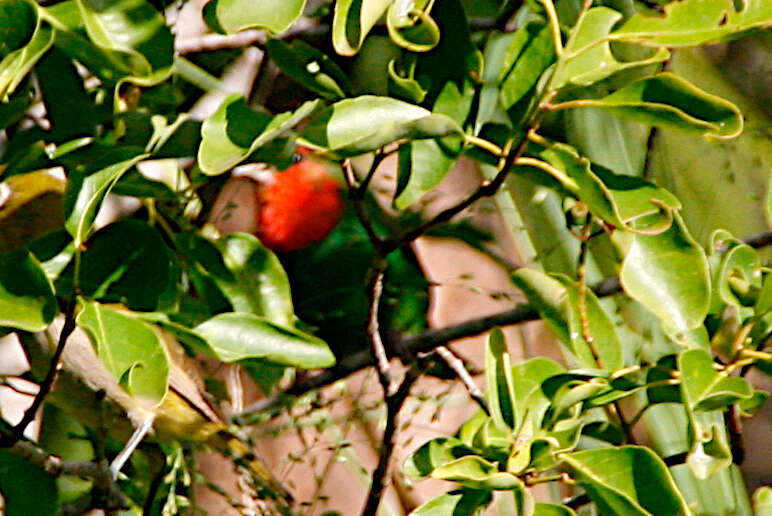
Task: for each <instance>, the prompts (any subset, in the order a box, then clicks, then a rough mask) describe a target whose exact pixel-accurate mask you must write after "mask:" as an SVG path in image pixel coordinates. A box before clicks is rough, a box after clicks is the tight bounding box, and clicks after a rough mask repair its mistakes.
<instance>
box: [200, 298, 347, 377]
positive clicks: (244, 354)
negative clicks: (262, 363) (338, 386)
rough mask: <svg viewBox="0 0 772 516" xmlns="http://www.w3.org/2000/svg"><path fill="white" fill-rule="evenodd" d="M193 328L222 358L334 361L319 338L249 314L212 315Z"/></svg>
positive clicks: (311, 364)
mask: <svg viewBox="0 0 772 516" xmlns="http://www.w3.org/2000/svg"><path fill="white" fill-rule="evenodd" d="M194 331H195V332H196V333H197V334H198V335H199V336H200V337H202V338H203V339H204V340H206V342H207V343H208V344H209V347H210V348H211V349H212V350H213V352H214V353H215V355H216V357H217V358H219V359H220V360H222V361H223V362H235V361H237V360H245V359H249V358H254V357H258V358H266V359H268V360H270V361H271V362H275V363H277V364H283V365H289V366H296V367H302V368H305V369H314V368H322V367H330V366H332V365H334V364H335V357H334V355H333V354H332V352H331V351H330V348H329V347H328V346H327V344H326V343H325V342H324V341H323V340H321V339H318V338H316V337H314V336H313V335H309V334H307V333H303V332H301V331H298V330H294V329H290V328H283V327H281V326H278V325H276V324H273V323H271V322H269V321H267V320H266V319H264V318H261V317H258V316H256V315H252V314H244V313H235V312H231V313H224V314H219V315H215V316H214V317H212V318H211V319H209V320H207V321H204V322H203V323H201V324H199V325H198V326H196V327H195V328H194Z"/></svg>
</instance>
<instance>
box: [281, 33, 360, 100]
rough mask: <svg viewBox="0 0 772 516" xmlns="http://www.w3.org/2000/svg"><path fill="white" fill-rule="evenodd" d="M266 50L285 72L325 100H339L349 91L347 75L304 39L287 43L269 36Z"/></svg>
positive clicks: (349, 85)
mask: <svg viewBox="0 0 772 516" xmlns="http://www.w3.org/2000/svg"><path fill="white" fill-rule="evenodd" d="M266 49H267V50H268V55H270V56H271V59H272V60H273V61H274V62H275V63H276V64H277V65H278V67H279V68H281V70H282V71H283V72H284V73H285V74H287V75H288V76H289V77H290V78H292V79H293V80H295V81H296V82H298V83H299V84H300V85H301V86H303V87H304V88H306V89H308V90H309V91H313V92H314V93H317V94H319V95H321V96H322V97H324V98H326V99H339V98H341V97H345V96H346V95H347V94H348V93H350V92H351V84H350V83H349V80H348V78H347V77H346V74H345V73H343V71H342V70H341V69H340V67H339V66H338V65H337V64H336V63H335V61H333V60H332V59H330V58H329V57H328V56H327V55H326V54H325V53H324V52H320V51H319V50H317V49H316V48H314V47H312V46H311V45H309V44H308V43H306V42H304V41H303V40H300V39H296V40H294V41H293V42H292V43H286V42H284V41H282V40H280V39H271V40H269V41H268V43H267V45H266Z"/></svg>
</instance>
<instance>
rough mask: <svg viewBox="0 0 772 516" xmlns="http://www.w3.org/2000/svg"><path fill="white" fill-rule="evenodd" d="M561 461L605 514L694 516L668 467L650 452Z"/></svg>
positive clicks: (604, 451) (609, 452)
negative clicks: (691, 515)
mask: <svg viewBox="0 0 772 516" xmlns="http://www.w3.org/2000/svg"><path fill="white" fill-rule="evenodd" d="M561 458H562V460H563V461H564V462H565V463H566V464H568V466H569V467H570V468H571V470H572V472H573V476H574V477H575V478H576V480H578V482H579V484H580V485H581V486H582V487H583V488H584V490H585V491H586V492H587V494H588V495H589V496H590V498H591V499H592V501H593V502H595V504H596V505H597V507H598V510H599V511H600V512H601V513H602V514H624V515H640V516H658V515H660V514H669V515H673V516H679V515H680V516H689V515H690V514H691V511H689V509H688V507H687V506H686V502H685V501H684V500H683V498H682V497H681V494H680V493H679V492H678V488H677V487H676V485H675V482H674V481H673V479H672V477H671V476H670V473H669V472H668V470H667V466H665V463H664V462H662V459H660V458H659V457H657V455H656V454H655V453H654V452H653V451H651V450H650V449H648V448H645V447H642V446H622V447H619V448H601V449H596V450H586V451H580V452H575V453H570V454H565V455H563V456H562V457H561Z"/></svg>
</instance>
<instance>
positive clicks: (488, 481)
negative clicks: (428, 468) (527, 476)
mask: <svg viewBox="0 0 772 516" xmlns="http://www.w3.org/2000/svg"><path fill="white" fill-rule="evenodd" d="M431 476H432V478H438V479H440V480H449V481H451V482H458V483H460V484H461V485H463V486H464V487H469V488H472V489H493V490H499V489H525V484H523V481H522V480H520V479H519V478H517V477H516V476H515V475H513V474H511V473H506V472H503V471H499V470H498V468H496V465H495V464H493V463H491V462H488V461H487V460H485V459H483V458H482V457H478V456H477V455H467V456H464V457H461V458H460V459H456V460H454V461H453V462H449V463H447V464H444V465H442V466H440V467H439V468H436V469H435V470H434V471H432V475H431Z"/></svg>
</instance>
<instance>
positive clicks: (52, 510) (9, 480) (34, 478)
mask: <svg viewBox="0 0 772 516" xmlns="http://www.w3.org/2000/svg"><path fill="white" fill-rule="evenodd" d="M32 493H34V496H30V495H31V494H32ZM0 494H2V496H3V500H4V502H5V503H4V506H3V512H4V514H7V515H8V516H22V515H23V516H49V515H54V514H59V508H58V507H57V499H56V498H57V492H56V484H55V483H54V476H53V475H49V474H48V473H46V471H45V470H44V469H43V468H41V467H39V466H36V465H34V464H32V463H31V462H28V461H27V460H25V459H23V458H22V457H19V456H18V455H14V454H13V453H11V451H10V450H7V449H2V450H0Z"/></svg>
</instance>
